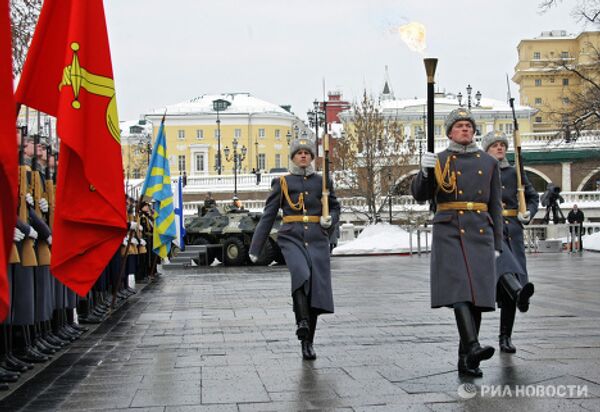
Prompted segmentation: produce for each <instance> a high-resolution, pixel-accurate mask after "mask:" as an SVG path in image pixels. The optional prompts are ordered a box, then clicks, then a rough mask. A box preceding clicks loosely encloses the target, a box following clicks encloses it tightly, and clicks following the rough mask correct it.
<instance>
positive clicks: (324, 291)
mask: <svg viewBox="0 0 600 412" xmlns="http://www.w3.org/2000/svg"><path fill="white" fill-rule="evenodd" d="M290 158H291V159H292V164H291V165H290V174H288V175H286V176H281V177H280V178H275V179H273V181H272V183H271V194H270V195H269V197H268V199H267V201H266V205H265V209H264V213H263V215H262V217H261V219H260V222H259V223H258V225H257V227H256V231H255V232H254V236H253V237H252V243H251V245H250V259H251V260H252V261H253V262H256V261H257V260H258V256H259V255H260V254H261V251H262V249H263V245H264V244H265V242H266V241H269V240H268V239H267V237H268V235H269V232H270V231H271V227H272V226H273V222H274V221H275V218H276V216H277V213H278V211H279V209H282V210H283V224H282V225H281V227H280V228H279V231H278V232H277V233H278V235H277V243H278V245H279V247H280V248H281V251H282V253H283V256H284V257H285V261H286V264H287V267H288V269H289V270H290V274H291V280H292V282H291V283H292V285H291V286H292V288H291V292H292V299H293V302H294V313H295V315H296V325H297V329H296V335H297V336H298V340H300V341H301V347H302V357H303V358H304V359H305V360H313V359H316V357H317V355H316V353H315V351H314V349H313V340H314V336H315V330H316V326H317V317H318V316H319V315H320V314H322V313H333V293H332V290H331V269H330V260H329V233H328V230H330V229H331V228H332V226H333V225H335V224H337V222H338V220H339V212H340V206H339V203H338V201H337V199H336V197H335V194H334V191H333V189H332V188H331V185H329V187H330V188H331V189H330V192H329V207H330V216H327V217H324V216H322V203H321V194H322V177H321V176H319V175H317V174H316V173H315V171H314V169H313V166H312V165H311V162H312V160H314V158H315V147H314V144H313V143H312V142H311V141H310V140H307V139H297V140H294V141H293V142H292V144H291V145H290Z"/></svg>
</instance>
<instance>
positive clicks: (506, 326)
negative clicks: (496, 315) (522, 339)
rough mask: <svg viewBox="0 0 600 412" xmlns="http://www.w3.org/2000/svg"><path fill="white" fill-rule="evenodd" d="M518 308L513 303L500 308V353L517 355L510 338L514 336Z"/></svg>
mask: <svg viewBox="0 0 600 412" xmlns="http://www.w3.org/2000/svg"><path fill="white" fill-rule="evenodd" d="M516 311H517V308H516V307H515V305H514V303H513V302H510V303H509V302H507V303H504V304H503V305H502V308H500V335H499V336H498V345H499V346H500V351H501V352H504V353H515V352H516V351H517V348H515V347H514V345H513V344H512V342H511V340H510V337H511V335H512V329H513V325H514V323H515V312H516Z"/></svg>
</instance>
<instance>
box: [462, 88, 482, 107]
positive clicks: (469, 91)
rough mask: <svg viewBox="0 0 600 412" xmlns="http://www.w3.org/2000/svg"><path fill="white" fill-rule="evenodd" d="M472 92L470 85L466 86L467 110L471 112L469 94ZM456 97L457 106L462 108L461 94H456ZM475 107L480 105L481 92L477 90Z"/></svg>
mask: <svg viewBox="0 0 600 412" xmlns="http://www.w3.org/2000/svg"><path fill="white" fill-rule="evenodd" d="M472 91H473V88H472V87H471V85H470V84H468V85H467V109H469V111H470V110H471V92H472ZM456 97H457V98H458V105H459V106H460V107H463V104H462V98H463V94H462V93H461V92H458V94H457V95H456ZM475 100H476V103H475V107H479V106H480V104H481V92H480V91H479V90H477V93H475Z"/></svg>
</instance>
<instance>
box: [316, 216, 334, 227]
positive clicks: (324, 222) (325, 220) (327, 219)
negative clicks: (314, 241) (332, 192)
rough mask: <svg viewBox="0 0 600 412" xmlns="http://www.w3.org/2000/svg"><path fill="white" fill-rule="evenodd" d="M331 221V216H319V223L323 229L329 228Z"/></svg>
mask: <svg viewBox="0 0 600 412" xmlns="http://www.w3.org/2000/svg"><path fill="white" fill-rule="evenodd" d="M332 222H333V220H332V219H331V216H321V217H320V218H319V223H320V224H321V227H322V228H323V229H329V228H330V227H331V223H332Z"/></svg>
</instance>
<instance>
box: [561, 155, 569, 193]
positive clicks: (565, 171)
mask: <svg viewBox="0 0 600 412" xmlns="http://www.w3.org/2000/svg"><path fill="white" fill-rule="evenodd" d="M561 165H562V185H561V189H562V191H564V192H570V191H571V162H561Z"/></svg>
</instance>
